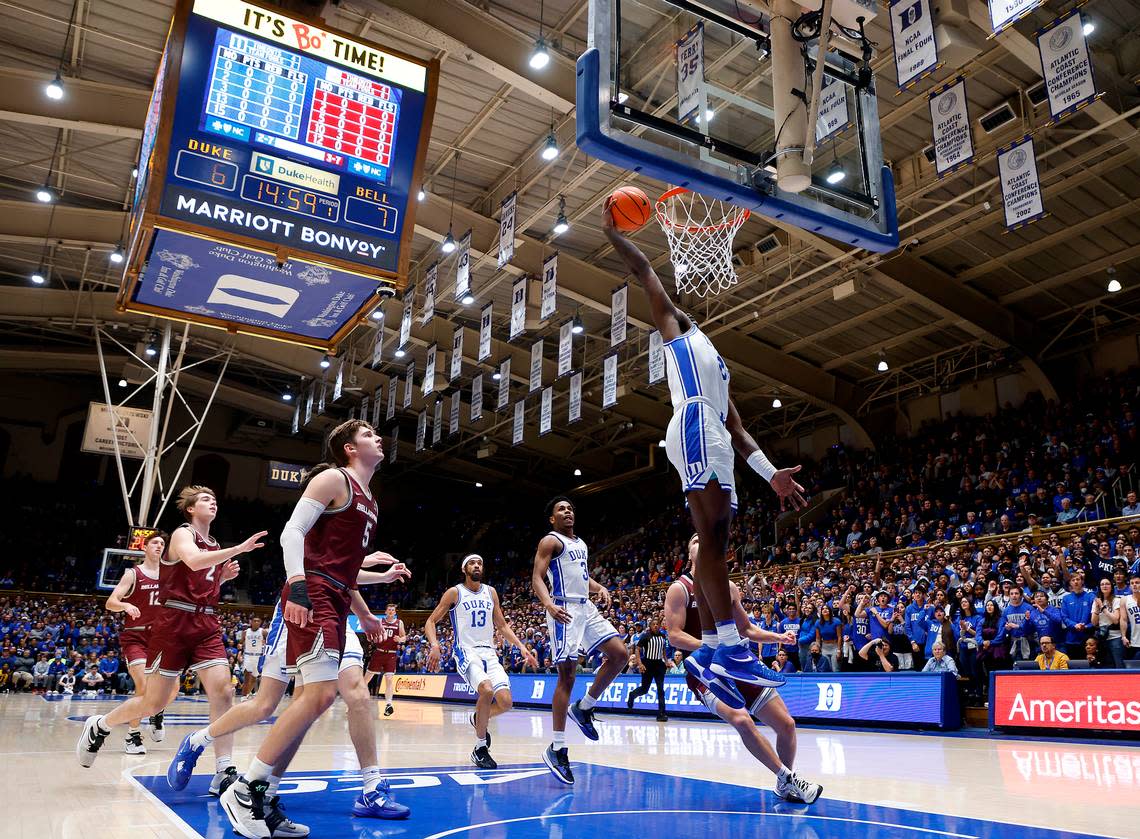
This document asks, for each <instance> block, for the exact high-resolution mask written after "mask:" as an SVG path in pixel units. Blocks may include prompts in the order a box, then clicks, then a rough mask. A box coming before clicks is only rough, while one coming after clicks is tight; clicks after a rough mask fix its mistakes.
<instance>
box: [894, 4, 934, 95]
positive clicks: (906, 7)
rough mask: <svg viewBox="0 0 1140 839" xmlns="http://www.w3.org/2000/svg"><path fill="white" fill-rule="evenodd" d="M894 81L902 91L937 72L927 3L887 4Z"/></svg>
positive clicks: (932, 27)
mask: <svg viewBox="0 0 1140 839" xmlns="http://www.w3.org/2000/svg"><path fill="white" fill-rule="evenodd" d="M891 41H892V42H893V44H894V51H895V78H896V79H898V86H899V90H904V89H906V88H908V87H910V86H911V85H913V84H915V83H916V82H918V81H919V80H920V79H923V78H925V77H926V76H928V75H930V74H931V73H933V72H934V71H935V70H936V69H938V44H937V42H936V41H935V38H934V17H933V16H932V15H931V14H930V0H891Z"/></svg>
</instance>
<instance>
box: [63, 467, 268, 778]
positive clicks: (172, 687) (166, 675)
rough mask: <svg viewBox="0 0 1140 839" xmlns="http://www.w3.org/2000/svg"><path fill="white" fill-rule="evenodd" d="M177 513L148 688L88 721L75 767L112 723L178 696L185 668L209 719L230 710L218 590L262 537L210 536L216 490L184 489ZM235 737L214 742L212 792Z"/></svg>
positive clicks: (163, 570) (162, 577)
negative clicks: (225, 541) (221, 539)
mask: <svg viewBox="0 0 1140 839" xmlns="http://www.w3.org/2000/svg"><path fill="white" fill-rule="evenodd" d="M178 509H180V510H181V511H182V514H183V516H185V518H186V520H187V521H186V523H185V524H183V525H182V526H180V527H178V528H176V529H175V531H174V532H173V533H172V534H171V536H170V549H169V550H168V551H167V556H166V558H165V559H163V560H162V564H161V566H160V570H159V575H158V601H159V605H160V607H161V608H159V610H158V612H157V613H156V616H155V619H154V622H153V623H152V624H151V627H150V637H149V638H148V641H147V666H146V675H147V679H146V690H145V692H144V693H143V695H142V696H136V697H132V698H131V699H128V700H127V701H126V702H124V703H122V704H121V705H119V706H118V707H117V708H115V709H114V710H113V711H111V712H110V713H109V714H106V715H100V714H96V715H95V716H91V717H88V718H87V721H86V722H85V723H84V725H83V734H82V735H80V737H79V742H78V743H76V745H75V753H76V755H77V756H78V758H79V764H80V765H81V766H91V765H92V764H93V763H95V758H96V756H97V755H98V754H99V749H100V747H101V746H102V745H103V741H104V739H106V737H107V735H108V734H110V733H111V729H112V728H114V727H115V726H117V725H122V724H123V723H128V722H130V721H131V720H137V719H140V718H142V717H148V716H150V715H152V714H157V713H158V712H160V711H162V710H163V709H164V708H165V707H166V706H167V705H169V704H170V703H171V702H172V701H173V700H174V697H176V696H177V695H178V678H179V676H181V675H182V671H183V670H187V669H189V670H192V671H194V672H196V673H197V674H198V678H199V679H200V680H201V682H202V687H203V688H205V690H206V696H207V698H208V699H209V701H210V719H211V720H213V719H217V718H218V717H220V716H221V715H222V714H224V713H225V712H226V710H227V709H228V708H229V707H230V705H231V704H233V695H234V694H233V689H232V688H231V686H230V669H229V662H228V661H227V659H226V649H225V647H224V646H223V644H222V627H221V624H219V623H218V617H217V608H218V592H219V590H220V589H221V587H222V583H224V582H226V581H227V580H232V579H233V578H234V577H236V576H237V574H238V563H237V560H236V559H235V557H237V556H240V555H241V554H243V553H247V552H248V551H252V550H255V549H256V548H260V547H262V544H261V541H260V540H261V538H262V537H263V536H265V535H266V532H267V531H264V530H263V531H261V532H260V533H255V534H254V535H253V536H250V537H249V538H248V539H246V540H245V541H244V542H242V543H240V544H238V545H234V546H233V547H231V548H223V547H222V546H221V545H219V544H218V542H217V541H216V540H215V539H214V538H213V537H211V536H210V525H211V524H213V522H214V518H215V516H217V514H218V502H217V498H216V496H215V495H214V491H213V490H211V489H210V488H208V487H203V486H188V487H184V488H183V489H182V491H181V492H180V493H179V494H178ZM232 745H233V738H232V737H227V738H225V739H224V740H218V741H215V742H214V755H215V756H216V758H217V764H216V767H217V773H216V774H215V775H214V781H213V782H212V783H211V785H210V786H211V788H212V789H214V790H215V792H214V794H215V795H217V789H218V787H219V785H220V783H221V780H222V778H224V777H225V776H226V774H227V773H226V770H227V769H230V770H232V771H234V772H236V769H234V768H233V767H232V766H231V765H230V750H231V748H232Z"/></svg>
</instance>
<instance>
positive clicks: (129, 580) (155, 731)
mask: <svg viewBox="0 0 1140 839" xmlns="http://www.w3.org/2000/svg"><path fill="white" fill-rule="evenodd" d="M166 539H167V536H166V534H165V533H162V532H161V531H156V532H154V533H152V534H151V535H150V536H148V537H147V538H146V541H145V542H144V543H143V559H142V562H140V563H139V564H138V565H136V566H135V567H134V568H128V569H127V570H126V571H125V572H123V576H122V578H121V579H120V580H119V583H118V585H116V586H115V590H114V591H112V592H111V595H110V597H108V598H107V610H108V611H110V612H126V614H127V619H126V622H125V623H124V625H123V631H122V632H121V633H119V647H120V649H122V651H123V661H125V662H126V663H127V672H128V673H130V674H131V681H133V682H134V683H135V696H142V695H143V694H145V693H146V645H147V638H148V637H149V633H150V626H151V624H152V623H154V620H155V618H156V617H158V609H159V605H158V574H159V569H160V567H161V566H160V563H161V561H162V555H163V553H165V552H166ZM140 724H141V720H130V721H129V722H128V723H127V742H126V746H125V748H124V751H126V753H127V754H129V755H145V754H146V746H144V745H143V742H142V732H141V731H140V730H139V725H140ZM150 736H151V739H152V740H154V742H156V743H161V742H162V741H163V739H164V738H165V737H166V729H165V728H164V727H163V724H162V711H159V712H158V713H157V714H155V715H154V716H153V717H151V720H150Z"/></svg>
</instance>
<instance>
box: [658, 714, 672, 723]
mask: <svg viewBox="0 0 1140 839" xmlns="http://www.w3.org/2000/svg"><path fill="white" fill-rule="evenodd" d="M657 722H669V715H668V714H658V715H657Z"/></svg>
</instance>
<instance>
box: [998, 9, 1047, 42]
mask: <svg viewBox="0 0 1140 839" xmlns="http://www.w3.org/2000/svg"><path fill="white" fill-rule="evenodd" d="M1044 2H1045V0H989V6H990V26H991V27H992V28H993V34H994V35H1000V34H1001V33H1002V31H1004V30H1006V29H1008V28H1009V27H1011V26H1013V24H1015V23H1017V22H1018V21H1019V20H1021V19H1022V18H1023V17H1025V16H1026V15H1027V14H1029V13H1030V12H1032V11H1033V10H1034V9H1036V8H1037V7H1038V6H1040V5H1041V4H1042V3H1044ZM991 37H992V36H991Z"/></svg>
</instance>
